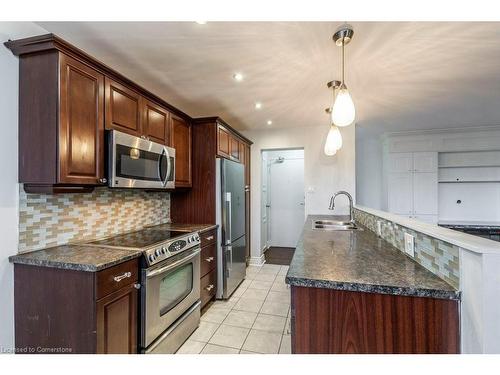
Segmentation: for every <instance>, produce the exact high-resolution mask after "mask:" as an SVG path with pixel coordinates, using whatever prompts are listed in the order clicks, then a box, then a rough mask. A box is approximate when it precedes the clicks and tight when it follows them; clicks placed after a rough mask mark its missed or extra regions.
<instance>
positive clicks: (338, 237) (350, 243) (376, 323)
mask: <svg viewBox="0 0 500 375" xmlns="http://www.w3.org/2000/svg"><path fill="white" fill-rule="evenodd" d="M325 218H326V219H333V220H345V219H346V218H345V217H342V216H309V217H308V218H307V220H306V223H305V226H304V230H303V233H302V236H301V238H300V239H299V242H298V244H297V248H296V250H295V255H294V257H293V260H292V263H291V264H290V268H289V271H288V273H287V276H286V283H287V284H289V285H290V286H291V294H292V295H291V297H292V300H291V314H292V317H291V320H292V321H291V325H292V353H339V354H343V353H458V352H459V351H460V345H459V342H460V340H459V301H460V292H459V291H457V290H455V289H454V288H453V287H452V286H450V285H449V284H447V283H446V282H445V281H443V280H442V279H440V278H439V277H437V276H436V275H434V274H433V273H431V272H430V271H428V270H427V269H425V268H424V267H423V266H421V265H420V264H418V263H417V262H415V261H414V260H412V259H411V258H410V257H409V256H407V255H405V254H403V253H402V252H401V251H399V250H398V249H396V248H395V247H393V246H392V245H390V244H389V243H388V242H386V241H384V240H382V239H381V238H379V237H378V236H377V235H376V234H375V233H373V232H371V231H370V230H369V229H367V228H366V227H363V226H362V225H359V224H358V227H359V229H357V230H347V231H326V230H318V229H312V227H313V221H314V220H315V219H325Z"/></svg>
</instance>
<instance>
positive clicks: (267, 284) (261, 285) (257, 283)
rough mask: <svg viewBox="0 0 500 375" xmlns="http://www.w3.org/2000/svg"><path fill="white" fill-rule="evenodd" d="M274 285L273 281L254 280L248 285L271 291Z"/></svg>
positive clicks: (249, 287) (251, 287) (250, 287)
mask: <svg viewBox="0 0 500 375" xmlns="http://www.w3.org/2000/svg"><path fill="white" fill-rule="evenodd" d="M272 285H273V283H272V282H271V281H260V280H253V281H252V283H251V284H250V285H249V286H248V289H260V290H265V291H269V289H271V286H272Z"/></svg>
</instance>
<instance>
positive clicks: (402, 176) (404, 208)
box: [388, 172, 413, 216]
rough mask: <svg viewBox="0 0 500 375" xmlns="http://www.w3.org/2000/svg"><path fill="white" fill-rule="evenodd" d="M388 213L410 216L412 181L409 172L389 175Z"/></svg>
mask: <svg viewBox="0 0 500 375" xmlns="http://www.w3.org/2000/svg"><path fill="white" fill-rule="evenodd" d="M388 192H389V199H388V201H389V202H388V203H389V211H390V212H392V213H395V214H399V215H404V216H410V215H412V214H413V179H412V174H411V173H410V172H392V173H389V181H388Z"/></svg>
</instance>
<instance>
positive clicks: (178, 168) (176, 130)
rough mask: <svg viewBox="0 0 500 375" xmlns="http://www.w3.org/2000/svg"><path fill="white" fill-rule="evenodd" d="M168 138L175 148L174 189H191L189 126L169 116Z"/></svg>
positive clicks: (181, 120)
mask: <svg viewBox="0 0 500 375" xmlns="http://www.w3.org/2000/svg"><path fill="white" fill-rule="evenodd" d="M170 137H171V142H170V143H171V146H172V147H173V148H175V187H191V185H192V183H191V124H189V123H188V122H186V121H185V120H184V119H182V118H180V117H178V116H175V115H171V130H170Z"/></svg>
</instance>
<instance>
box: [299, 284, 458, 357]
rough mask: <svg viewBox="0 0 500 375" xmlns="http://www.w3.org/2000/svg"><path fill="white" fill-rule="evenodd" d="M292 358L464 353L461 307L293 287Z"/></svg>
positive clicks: (418, 299)
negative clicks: (306, 356)
mask: <svg viewBox="0 0 500 375" xmlns="http://www.w3.org/2000/svg"><path fill="white" fill-rule="evenodd" d="M291 289H292V318H291V325H292V353H298V354H307V353H332V354H379V353H386V354H388V353H398V354H399V353H408V354H411V353H415V354H416V353H421V354H424V353H425V354H431V353H433V354H439V353H449V354H453V353H459V352H460V331H459V302H458V301H453V300H444V299H436V298H423V297H408V296H395V295H387V294H376V293H363V292H350V291H341V290H333V289H320V288H306V287H296V286H292V288H291Z"/></svg>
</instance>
